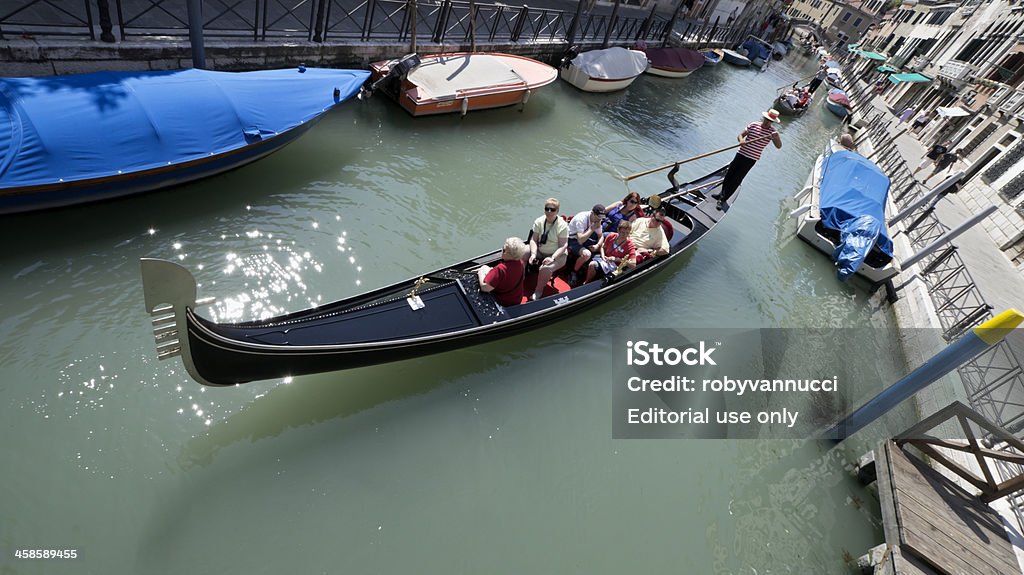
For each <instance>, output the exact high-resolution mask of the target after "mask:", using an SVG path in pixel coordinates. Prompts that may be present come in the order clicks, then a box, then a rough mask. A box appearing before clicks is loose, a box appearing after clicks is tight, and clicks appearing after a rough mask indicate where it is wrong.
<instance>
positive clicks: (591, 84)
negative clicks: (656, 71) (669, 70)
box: [558, 63, 640, 92]
mask: <svg viewBox="0 0 1024 575" xmlns="http://www.w3.org/2000/svg"><path fill="white" fill-rule="evenodd" d="M558 75H559V76H561V78H562V79H563V80H565V81H566V82H569V83H570V84H572V85H573V86H576V87H577V88H579V89H580V90H583V91H584V92H615V91H618V90H624V89H626V88H627V87H629V85H630V84H632V83H633V81H634V80H636V79H637V77H639V76H640V74H637V75H636V76H631V77H628V78H595V77H593V76H590V75H589V74H587V73H586V72H584V71H583V70H580V69H579V68H577V67H576V66H574V65H573V64H572V63H570V64H569V67H567V68H562V69H561V70H560V71H559V73H558Z"/></svg>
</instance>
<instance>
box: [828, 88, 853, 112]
mask: <svg viewBox="0 0 1024 575" xmlns="http://www.w3.org/2000/svg"><path fill="white" fill-rule="evenodd" d="M825 107H826V108H828V111H829V112H832V113H833V114H835V115H836V116H839V117H840V118H845V117H847V116H849V115H850V111H851V108H852V107H851V105H850V97H849V96H847V95H846V92H844V91H842V90H840V89H839V88H832V89H831V90H829V91H828V97H826V98H825Z"/></svg>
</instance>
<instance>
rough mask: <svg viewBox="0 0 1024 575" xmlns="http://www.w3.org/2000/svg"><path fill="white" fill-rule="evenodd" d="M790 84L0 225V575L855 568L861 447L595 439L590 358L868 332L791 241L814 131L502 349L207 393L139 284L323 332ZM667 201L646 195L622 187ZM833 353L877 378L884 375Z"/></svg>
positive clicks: (726, 77)
mask: <svg viewBox="0 0 1024 575" xmlns="http://www.w3.org/2000/svg"><path fill="white" fill-rule="evenodd" d="M813 70H814V67H813V63H809V62H807V61H806V60H805V59H802V58H801V57H800V56H794V57H791V59H790V60H786V61H783V62H776V63H773V64H772V65H771V67H770V68H769V69H768V70H767V71H765V72H761V73H759V72H755V71H752V70H744V69H736V68H731V67H729V66H726V65H722V66H719V67H717V68H714V69H703V70H699V71H697V72H696V73H695V74H693V75H692V76H690V77H689V78H686V79H684V80H669V79H662V78H656V77H653V76H644V77H642V78H640V79H639V80H638V81H637V82H636V83H635V84H634V86H632V87H630V88H629V89H628V90H627V91H625V92H621V93H616V94H610V95H594V94H584V93H581V92H579V91H577V90H576V89H575V88H572V87H571V86H569V85H567V84H565V83H563V82H561V81H559V82H557V83H556V84H554V85H552V86H550V87H547V88H544V89H543V90H541V91H539V92H538V93H536V94H534V95H533V97H531V99H530V101H529V103H528V105H527V106H526V107H525V110H523V111H519V110H517V109H504V110H495V111H487V112H479V113H473V114H470V115H469V116H467V117H465V118H459V117H458V116H456V115H450V116H443V117H434V118H420V119H414V118H411V117H409V116H408V115H406V113H405V112H404V111H402V110H401V109H399V108H398V107H397V106H396V105H395V104H394V103H393V102H390V101H387V100H385V99H383V98H379V97H374V98H372V99H370V100H368V101H351V102H348V103H346V104H345V105H343V106H342V107H341V108H340V109H338V110H335V111H334V112H332V113H331V114H329V115H328V116H327V117H326V118H325V119H324V120H323V121H322V122H321V123H320V124H319V125H317V126H316V127H315V128H314V129H313V130H311V131H310V132H309V133H308V134H307V135H306V136H304V137H303V138H302V139H300V140H299V141H298V142H296V143H294V144H292V145H291V146H290V147H288V148H286V149H285V150H283V151H281V152H278V153H277V154H274V155H273V156H271V157H269V158H267V159H264V160H261V161H260V162H257V163H256V164H253V165H250V166H247V167H245V168H243V169H240V170H236V171H234V172H232V173H229V174H224V175H221V176H218V177H215V178H211V179H208V180H206V181H203V182H200V183H196V184H194V185H189V186H185V187H181V188H178V189H173V190H169V191H164V192H158V193H153V194H149V195H145V196H142V197H136V198H131V199H126V200H123V201H117V202H110V203H105V204H100V205H93V206H86V207H80V208H75V209H68V210H59V211H53V212H47V213H40V214H31V215H23V216H17V217H7V218H4V220H3V225H2V226H0V242H2V245H3V246H5V248H6V249H5V250H4V252H5V253H4V255H3V256H0V277H2V281H0V326H2V333H3V339H2V340H0V422H2V425H3V438H2V439H0V460H2V461H3V469H4V471H3V473H2V474H0V572H3V573H25V574H36V573H74V574H85V573H103V574H122V573H123V574H137V573H169V574H170V573H286V572H290V573H342V572H352V573H370V572H373V573H401V572H409V573H510V574H511V573H515V574H521V573H624V572H633V571H636V570H643V571H649V572H654V573H666V572H674V573H753V574H766V573H846V572H849V571H851V568H850V567H849V565H848V561H849V558H850V557H851V556H854V557H855V556H857V555H860V554H862V553H863V552H864V551H866V550H867V549H868V548H869V547H870V546H872V545H874V544H876V543H878V542H880V541H881V534H880V529H879V519H878V517H877V516H876V513H877V511H876V510H875V508H874V506H873V504H872V502H871V497H870V495H867V492H866V491H865V490H864V489H862V488H861V487H860V486H859V485H858V484H857V483H856V481H855V480H854V479H853V478H852V477H851V475H850V473H849V461H850V460H851V459H853V458H855V456H857V455H859V453H860V450H861V449H863V448H864V447H866V446H867V445H870V443H871V441H872V440H874V439H877V438H878V437H881V436H882V434H883V433H884V432H885V430H884V429H881V430H879V429H874V428H871V429H869V430H868V431H867V432H866V433H865V434H863V437H861V436H858V438H857V441H855V442H853V443H852V444H851V445H850V446H847V447H845V448H843V449H835V450H830V449H829V446H828V445H825V444H824V443H821V442H818V441H813V440H805V441H781V440H698V439H690V440H684V439H677V440H614V439H612V437H611V427H612V422H611V417H610V413H611V392H610V382H609V379H608V374H609V373H610V372H611V369H612V361H611V357H612V354H613V349H612V342H613V337H612V334H613V333H614V332H615V330H619V329H622V328H626V327H645V328H649V327H663V328H676V327H742V328H750V327H776V328H806V327H834V328H863V327H871V328H885V327H889V326H891V325H892V319H891V317H890V314H889V312H888V310H887V309H886V308H878V307H876V306H875V305H873V304H872V303H871V302H870V301H869V300H868V298H867V296H866V294H865V291H864V289H863V286H860V287H858V286H856V285H843V284H840V283H838V282H837V281H836V280H835V277H834V274H833V270H832V267H831V264H830V262H829V261H827V259H826V258H824V257H823V256H821V255H820V254H818V253H816V252H813V251H812V250H811V249H810V248H808V246H806V245H804V244H803V243H802V242H799V241H796V240H795V239H794V236H793V224H792V223H791V221H790V220H789V218H788V216H787V214H788V212H789V211H790V210H791V209H793V208H794V207H795V205H794V204H793V202H792V200H791V197H792V195H793V194H794V193H795V192H796V191H797V190H798V189H799V188H800V187H801V186H802V185H803V182H804V180H805V178H806V176H807V174H808V171H809V170H810V169H811V166H812V163H813V160H814V158H815V156H816V155H817V154H818V153H819V152H820V150H821V149H822V147H823V146H824V144H825V142H826V140H827V138H828V136H829V135H830V134H833V133H834V132H835V130H836V129H837V128H838V121H837V120H836V119H835V118H833V117H832V116H831V115H829V114H828V113H827V111H825V110H824V108H823V107H822V106H821V104H820V102H818V103H815V105H814V108H813V109H812V110H810V111H809V112H808V113H807V114H806V115H805V117H803V118H799V119H796V120H790V119H787V120H785V122H784V123H783V125H782V128H781V130H782V139H783V142H784V147H783V149H782V150H776V149H774V148H772V147H769V149H768V150H767V151H766V152H765V155H764V157H763V159H762V160H761V161H760V162H759V163H758V165H757V166H756V167H755V168H754V169H753V170H752V172H751V174H750V175H749V176H748V177H747V179H746V181H745V183H744V184H743V188H742V190H741V192H740V195H739V198H738V200H737V202H736V204H735V206H734V208H733V209H732V210H731V211H730V213H729V214H728V217H726V218H725V220H724V221H723V223H722V224H721V225H720V226H719V227H718V228H716V229H715V231H714V232H713V233H712V234H710V235H709V236H708V237H706V238H705V239H704V240H702V241H701V243H700V244H699V245H698V246H697V247H696V249H695V250H693V253H691V254H689V255H687V256H686V257H684V258H682V261H681V262H679V263H677V264H674V267H673V268H671V269H669V270H666V272H664V273H662V274H660V277H656V278H654V279H652V280H651V281H649V282H648V283H646V284H644V285H643V287H642V288H640V289H638V290H634V291H632V292H630V293H629V294H627V295H625V296H622V297H619V298H616V299H614V300H613V301H611V302H609V303H607V304H604V305H602V306H599V307H597V308H594V309H592V310H590V311H588V312H586V313H584V314H582V315H579V316H578V317H574V318H572V319H569V320H566V321H562V322H560V323H557V324H555V325H551V326H550V327H546V328H544V329H541V330H538V331H536V332H533V333H529V334H526V335H521V336H517V337H513V338H510V339H506V340H503V341H500V342H497V343H492V344H487V345H482V346H477V347H472V348H469V349H464V350H461V351H456V352H451V353H446V354H442V355H437V356H432V357H427V358H422V359H417V360H410V361H405V362H400V363H393V364H388V365H382V366H377V367H371V368H363V369H357V370H350V371H345V372H338V373H329V374H323V375H316V376H306V377H299V378H295V379H294V380H290V381H280V380H278V381H265V382H254V383H249V384H246V385H243V386H238V387H233V388H204V387H202V386H200V385H198V384H196V383H195V382H193V381H192V380H191V379H190V378H189V377H188V376H187V375H186V374H185V372H184V370H183V368H182V366H181V363H180V361H179V360H177V359H175V360H172V361H165V362H158V361H157V360H156V358H155V352H154V346H153V339H152V336H151V332H150V325H149V317H148V315H147V314H146V313H145V311H144V309H143V300H142V290H141V280H140V276H139V263H138V260H139V258H140V257H161V258H170V259H174V260H176V261H179V262H180V263H182V264H183V265H185V266H187V267H188V268H189V269H190V270H192V271H193V273H194V274H195V275H196V277H197V280H198V281H199V283H200V288H199V291H200V296H216V297H217V302H216V303H215V304H213V305H212V306H210V307H209V308H206V309H204V310H203V312H204V313H206V314H207V315H210V316H212V317H215V318H217V319H220V320H226V319H237V320H242V319H253V318H259V317H266V316H269V315H271V314H277V313H281V312H283V311H288V310H296V309H300V308H305V307H307V306H309V305H311V304H317V303H326V302H328V301H332V300H334V299H339V298H342V297H346V296H350V295H353V294H356V293H359V292H361V291H364V290H368V289H371V288H374V287H377V286H381V285H384V284H386V283H389V282H392V281H396V280H400V279H404V278H406V277H410V276H414V275H416V274H417V273H420V272H423V271H426V270H429V269H435V268H438V267H441V266H443V265H445V264H447V263H450V262H453V261H458V260H461V259H464V258H467V257H470V256H474V255H477V254H479V253H481V252H484V251H487V250H490V249H497V247H499V246H500V244H501V242H502V241H503V239H504V238H506V237H507V236H510V235H513V234H522V233H524V232H525V230H526V229H527V227H528V225H529V223H530V222H531V221H532V220H533V219H534V218H535V217H537V216H538V215H540V213H541V208H542V207H543V204H544V200H545V198H547V197H548V196H555V197H557V198H559V199H560V200H561V202H562V205H563V206H564V210H563V211H564V212H566V213H573V212H575V211H578V210H583V209H587V208H589V206H591V205H592V204H594V203H595V202H603V203H609V202H611V201H614V200H616V199H619V198H621V197H622V196H623V195H625V192H626V191H627V188H626V186H625V185H624V184H623V183H622V181H621V179H620V177H619V176H620V175H625V174H630V173H634V172H638V171H641V170H644V169H647V168H650V167H654V166H658V165H662V164H665V163H668V162H671V161H673V160H678V159H682V158H687V157H691V156H695V155H698V154H701V153H704V152H707V151H710V150H713V149H718V148H721V147H724V146H729V145H731V144H734V143H735V137H736V134H737V133H738V132H739V131H740V130H742V128H743V127H744V125H745V124H746V123H747V122H749V121H752V120H755V119H757V118H759V116H760V113H761V112H762V111H763V110H765V109H766V108H768V107H769V106H770V105H771V101H772V99H773V98H774V96H775V93H776V88H778V87H780V86H783V85H786V84H791V83H792V82H794V81H796V80H797V79H799V78H803V77H806V76H808V75H809V73H812V72H813ZM820 96H821V94H819V99H820ZM730 158H731V152H729V153H726V154H721V155H718V156H715V157H711V158H707V159H703V160H699V161H696V162H692V163H689V164H687V165H685V166H684V168H683V171H682V173H683V177H684V178H685V177H686V176H687V175H688V176H691V177H697V176H699V175H701V174H703V173H706V172H709V171H711V170H713V169H715V168H717V167H718V166H720V165H724V164H725V163H726V162H728V160H729V159H730ZM665 187H666V180H665V179H664V175H663V173H660V174H656V175H651V176H647V177H644V178H638V179H636V180H634V181H633V182H631V183H630V188H629V189H632V190H635V191H638V192H640V194H641V195H643V196H647V195H649V194H652V193H656V192H661V191H663V190H664V188H665ZM857 353H858V352H856V351H851V352H850V354H851V361H863V362H866V363H870V364H877V365H878V366H879V369H880V370H881V371H883V372H884V373H885V374H886V375H891V376H896V375H899V370H900V362H901V357H900V354H899V350H898V349H892V350H889V351H888V353H882V354H878V353H877V351H870V352H869V353H863V354H861V356H860V357H858V356H857ZM894 378H895V377H894ZM907 417H908V416H906V415H903V416H900V415H897V416H896V418H895V419H890V420H889V421H888V422H886V423H885V425H888V426H890V427H891V428H892V429H890V431H891V430H896V431H898V430H900V429H901V428H902V427H904V426H905V423H906V422H907ZM18 549H75V550H77V555H78V559H74V560H60V561H58V560H46V561H41V560H17V559H14V558H13V555H14V552H15V551H16V550H18Z"/></svg>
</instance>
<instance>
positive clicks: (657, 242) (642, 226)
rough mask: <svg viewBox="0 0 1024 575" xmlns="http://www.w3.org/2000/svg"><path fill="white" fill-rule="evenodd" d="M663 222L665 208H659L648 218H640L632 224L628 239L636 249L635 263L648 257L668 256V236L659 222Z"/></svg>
mask: <svg viewBox="0 0 1024 575" xmlns="http://www.w3.org/2000/svg"><path fill="white" fill-rule="evenodd" d="M663 221H665V208H663V207H659V208H657V209H656V210H654V213H653V214H652V215H651V217H649V218H640V219H638V220H637V221H635V222H633V225H632V226H631V228H630V230H629V239H630V240H632V241H633V245H634V246H635V247H636V255H637V261H638V262H639V261H643V260H644V259H647V258H649V257H659V256H664V255H668V236H666V235H665V228H663V227H661V222H663Z"/></svg>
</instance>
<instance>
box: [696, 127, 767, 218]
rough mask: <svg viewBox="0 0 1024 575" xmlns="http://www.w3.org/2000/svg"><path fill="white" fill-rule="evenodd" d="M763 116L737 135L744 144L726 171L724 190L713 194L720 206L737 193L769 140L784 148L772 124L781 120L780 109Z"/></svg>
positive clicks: (723, 183) (737, 138)
mask: <svg viewBox="0 0 1024 575" xmlns="http://www.w3.org/2000/svg"><path fill="white" fill-rule="evenodd" d="M761 116H762V117H761V121H760V122H751V123H749V124H747V127H746V128H744V130H743V131H742V132H740V135H739V136H737V137H736V140H738V141H739V143H740V144H742V145H741V146H740V149H739V150H738V151H737V152H736V156H734V157H733V159H732V163H730V164H729V171H727V172H726V173H725V181H724V182H722V191H721V192H719V193H717V194H712V196H711V197H712V198H715V199H716V200H718V203H719V207H721V205H722V203H724V202H725V201H727V200H728V199H729V198H731V197H732V195H733V194H734V193H736V189H737V188H739V187H740V183H742V182H743V178H745V177H746V176H747V172H749V171H750V168H753V167H754V164H755V163H756V162H757V161H758V160H760V159H761V152H762V151H764V148H765V146H767V145H768V141H769V140H771V141H772V143H773V144H775V147H776V148H779V149H781V148H782V138H780V137H779V132H778V131H776V130H775V127H774V126H772V124H775V123H778V122H779V112H778V110H775V109H772V110H768V111H767V112H764V113H762V114H761Z"/></svg>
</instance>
